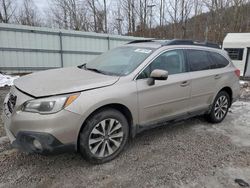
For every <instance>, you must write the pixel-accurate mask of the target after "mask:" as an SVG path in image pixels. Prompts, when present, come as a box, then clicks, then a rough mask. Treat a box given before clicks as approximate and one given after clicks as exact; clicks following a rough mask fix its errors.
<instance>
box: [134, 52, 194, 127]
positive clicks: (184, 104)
mask: <svg viewBox="0 0 250 188" xmlns="http://www.w3.org/2000/svg"><path fill="white" fill-rule="evenodd" d="M154 69H162V70H167V71H168V73H169V76H168V79H167V80H156V81H155V84H154V85H151V86H150V85H148V84H147V80H148V77H149V75H150V73H151V72H152V71H153V70H154ZM189 77H190V75H189V73H188V72H187V65H186V62H185V58H184V53H183V51H182V50H171V51H167V52H164V53H162V54H161V55H160V56H158V57H157V58H156V59H155V60H154V61H153V62H151V63H150V64H149V66H148V67H147V68H145V69H144V70H143V71H142V73H141V74H140V75H139V76H138V78H137V80H136V82H137V90H138V101H139V104H138V105H139V121H140V124H141V125H143V124H144V125H145V124H150V123H154V122H158V121H161V120H166V119H171V118H174V117H176V116H178V115H181V114H185V113H186V112H187V110H188V102H189V101H188V100H189V96H190V90H191V89H190V78H189Z"/></svg>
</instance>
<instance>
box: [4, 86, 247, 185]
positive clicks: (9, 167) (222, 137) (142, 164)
mask: <svg viewBox="0 0 250 188" xmlns="http://www.w3.org/2000/svg"><path fill="white" fill-rule="evenodd" d="M7 92H8V89H0V103H2V102H3V97H4V96H5V94H6V93H7ZM249 96H250V94H249V91H248V90H244V92H243V93H242V98H243V99H241V101H238V102H236V103H235V104H234V105H233V106H232V108H231V110H230V112H229V114H228V116H227V118H226V119H225V120H224V122H223V123H221V124H217V125H212V124H209V123H207V122H206V121H205V120H204V119H203V118H202V117H197V118H192V119H190V120H187V121H184V122H179V123H177V124H175V125H171V126H163V127H160V128H157V129H153V130H149V131H146V132H143V133H141V134H140V135H138V136H137V137H136V138H135V139H133V140H132V141H130V143H129V145H128V146H127V148H126V150H125V151H124V152H123V153H122V154H121V155H120V156H119V157H118V158H117V159H115V160H114V161H112V162H109V163H107V164H104V165H91V164H89V163H87V162H86V161H84V160H83V159H82V158H81V157H80V155H79V154H75V153H72V154H61V155H55V156H47V157H46V156H40V155H35V154H32V155H31V154H26V153H22V152H19V151H17V150H15V149H12V148H11V147H10V145H9V142H8V139H7V138H6V136H5V133H4V131H3V127H2V126H3V124H2V122H0V187H35V186H38V187H197V188H199V187H240V186H239V185H238V184H236V183H235V182H234V180H235V179H236V178H240V179H243V180H245V181H246V182H248V183H250V102H249ZM0 110H2V109H1V108H0ZM0 113H2V112H0Z"/></svg>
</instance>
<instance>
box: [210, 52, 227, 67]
mask: <svg viewBox="0 0 250 188" xmlns="http://www.w3.org/2000/svg"><path fill="white" fill-rule="evenodd" d="M209 55H210V57H211V60H212V62H213V67H212V68H222V67H225V66H227V65H228V64H229V62H228V60H227V59H226V58H225V57H223V56H222V55H220V54H218V53H216V52H209Z"/></svg>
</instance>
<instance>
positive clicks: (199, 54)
mask: <svg viewBox="0 0 250 188" xmlns="http://www.w3.org/2000/svg"><path fill="white" fill-rule="evenodd" d="M186 52H187V58H188V63H189V67H190V71H201V70H208V69H210V60H209V57H208V52H206V51H203V50H191V49H188V50H186Z"/></svg>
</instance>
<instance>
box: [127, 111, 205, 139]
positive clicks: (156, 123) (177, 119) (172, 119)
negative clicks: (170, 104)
mask: <svg viewBox="0 0 250 188" xmlns="http://www.w3.org/2000/svg"><path fill="white" fill-rule="evenodd" d="M208 112H209V110H208V109H207V108H206V109H201V110H197V111H194V112H188V113H186V114H182V115H178V116H174V117H170V118H165V119H162V120H159V121H154V122H150V123H146V124H141V125H136V126H135V128H134V130H132V131H133V133H132V135H133V137H135V136H136V134H138V133H141V132H143V131H145V130H148V129H153V128H156V127H161V126H163V125H164V126H167V125H170V124H173V123H177V122H180V121H183V120H186V119H189V118H191V117H195V116H199V115H204V114H207V113H208Z"/></svg>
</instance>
